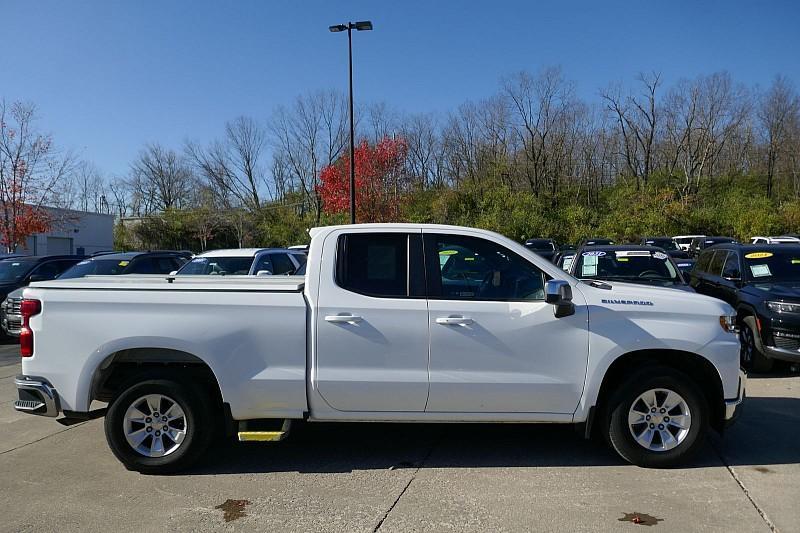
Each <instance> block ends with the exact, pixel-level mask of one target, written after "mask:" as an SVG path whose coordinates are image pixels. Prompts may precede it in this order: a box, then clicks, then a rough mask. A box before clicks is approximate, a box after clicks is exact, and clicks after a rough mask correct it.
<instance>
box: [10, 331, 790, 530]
mask: <svg viewBox="0 0 800 533" xmlns="http://www.w3.org/2000/svg"><path fill="white" fill-rule="evenodd" d="M15 351H16V347H14V346H6V347H0V509H2V510H3V512H2V515H1V516H2V517H1V518H0V531H34V530H35V531H73V530H75V531H78V530H80V531H100V530H109V529H113V530H114V531H115V532H122V531H138V532H141V531H151V530H156V529H163V530H181V531H192V530H208V529H214V530H259V531H276V530H282V531H348V532H349V531H365V532H370V531H556V530H558V531H636V530H638V529H641V528H643V527H646V526H644V525H637V524H634V523H632V522H630V521H621V520H620V519H623V518H624V517H625V516H626V515H627V516H628V517H630V516H632V515H633V514H637V515H639V516H641V517H643V518H644V519H645V520H647V516H648V515H649V516H650V517H652V520H653V521H655V525H654V526H651V527H646V529H648V530H650V529H655V530H656V531H658V530H664V531H666V530H669V531H770V530H771V529H772V530H777V531H784V532H788V531H800V506H798V505H797V502H800V446H798V444H797V443H798V442H800V377H797V376H795V377H763V378H754V379H751V380H750V384H749V390H748V395H749V398H748V400H747V403H746V409H745V412H744V414H743V415H742V418H741V419H740V420H739V422H738V423H737V425H736V426H734V427H733V428H731V429H730V430H729V431H728V433H727V434H726V435H725V437H724V438H723V439H719V438H716V437H715V438H712V439H711V440H710V442H709V444H708V445H707V446H705V448H704V449H703V451H702V453H701V454H700V455H699V456H698V457H697V459H696V461H695V462H694V463H693V464H692V465H689V466H688V467H686V468H681V469H674V470H646V469H641V468H637V467H634V466H630V465H627V464H624V463H622V462H621V461H620V460H619V459H618V458H617V457H616V455H614V454H613V453H612V452H611V451H609V450H607V449H606V448H605V447H604V445H602V444H600V443H594V442H586V441H583V440H582V439H580V438H579V437H578V436H577V435H576V434H575V433H574V432H573V431H572V430H571V428H568V427H562V426H547V425H540V426H525V425H494V426H493V425H420V424H398V425H390V424H299V425H297V427H296V428H295V429H294V430H293V434H292V435H291V437H290V438H289V439H288V440H286V441H284V442H282V443H278V444H273V445H264V444H249V445H244V444H230V445H225V446H222V447H220V448H217V449H215V450H214V451H213V453H212V456H211V457H210V458H209V459H208V460H206V462H205V463H204V464H203V465H202V466H201V467H198V468H196V469H195V470H194V471H193V472H191V473H188V474H185V475H176V476H162V477H157V476H143V475H140V474H136V473H132V472H128V471H126V470H125V469H124V468H123V467H122V466H121V465H120V464H119V463H118V462H117V461H116V459H114V457H113V456H112V454H111V452H110V451H109V450H108V448H107V446H106V444H105V439H104V436H103V428H102V423H103V421H102V420H93V421H90V422H85V423H81V424H77V425H74V426H69V427H64V426H62V425H60V424H59V423H58V422H56V421H55V420H53V419H45V418H40V417H34V416H29V415H19V414H17V413H15V412H14V411H13V408H12V406H11V401H12V400H13V398H14V390H13V383H12V382H13V376H14V375H15V374H16V373H17V372H18V371H19V370H18V363H17V362H16V361H17V359H16V357H15V356H10V355H3V354H10V353H15ZM226 511H227V512H226ZM226 515H227V516H228V518H229V519H231V521H229V522H226V521H225V516H226Z"/></svg>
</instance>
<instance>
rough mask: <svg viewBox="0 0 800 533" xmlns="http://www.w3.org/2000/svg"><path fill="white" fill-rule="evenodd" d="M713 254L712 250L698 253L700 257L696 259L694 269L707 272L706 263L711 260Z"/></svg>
mask: <svg viewBox="0 0 800 533" xmlns="http://www.w3.org/2000/svg"><path fill="white" fill-rule="evenodd" d="M713 255H714V252H703V253H702V254H700V257H699V258H698V259H697V263H696V264H695V266H694V269H695V270H696V271H698V272H707V271H708V264H709V263H710V262H711V257H712V256H713Z"/></svg>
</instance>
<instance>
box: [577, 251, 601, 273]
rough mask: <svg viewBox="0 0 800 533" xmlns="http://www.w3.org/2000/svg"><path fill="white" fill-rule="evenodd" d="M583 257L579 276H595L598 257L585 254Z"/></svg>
mask: <svg viewBox="0 0 800 533" xmlns="http://www.w3.org/2000/svg"><path fill="white" fill-rule="evenodd" d="M583 255H584V257H583V265H581V276H596V275H597V257H598V256H596V255H586V254H583ZM604 255H605V254H604Z"/></svg>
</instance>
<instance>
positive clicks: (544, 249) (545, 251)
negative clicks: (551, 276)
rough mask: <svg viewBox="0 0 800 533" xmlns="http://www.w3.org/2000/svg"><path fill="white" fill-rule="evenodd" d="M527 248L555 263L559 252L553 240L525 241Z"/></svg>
mask: <svg viewBox="0 0 800 533" xmlns="http://www.w3.org/2000/svg"><path fill="white" fill-rule="evenodd" d="M525 247H526V248H528V249H529V250H531V251H533V252H536V253H537V254H539V255H541V256H542V257H544V258H545V259H547V260H548V261H553V258H554V257H555V255H556V253H557V251H558V246H557V245H556V242H555V241H554V240H553V239H528V240H527V241H525Z"/></svg>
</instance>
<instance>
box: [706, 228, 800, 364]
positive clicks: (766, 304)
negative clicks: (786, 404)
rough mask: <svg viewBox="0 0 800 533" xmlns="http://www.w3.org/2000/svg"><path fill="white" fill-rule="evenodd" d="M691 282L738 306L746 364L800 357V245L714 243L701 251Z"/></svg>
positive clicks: (707, 293)
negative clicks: (714, 244)
mask: <svg viewBox="0 0 800 533" xmlns="http://www.w3.org/2000/svg"><path fill="white" fill-rule="evenodd" d="M691 284H692V286H693V287H694V288H695V290H696V291H697V292H699V293H701V294H706V295H708V296H713V297H715V298H719V299H720V300H723V301H725V302H727V303H729V304H730V305H731V306H733V307H734V309H736V312H737V320H738V322H739V325H740V334H739V337H740V339H741V343H742V350H741V360H742V361H741V362H742V366H744V367H745V368H752V369H753V370H755V371H758V372H766V371H768V370H770V369H771V368H772V366H773V362H774V361H776V360H777V361H788V362H790V363H800V246H797V245H792V244H779V245H775V244H773V245H748V244H722V245H718V246H715V247H714V248H711V249H708V250H706V251H704V252H703V253H701V254H700V257H699V258H698V259H697V263H696V265H695V268H694V269H693V270H692V274H691Z"/></svg>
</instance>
